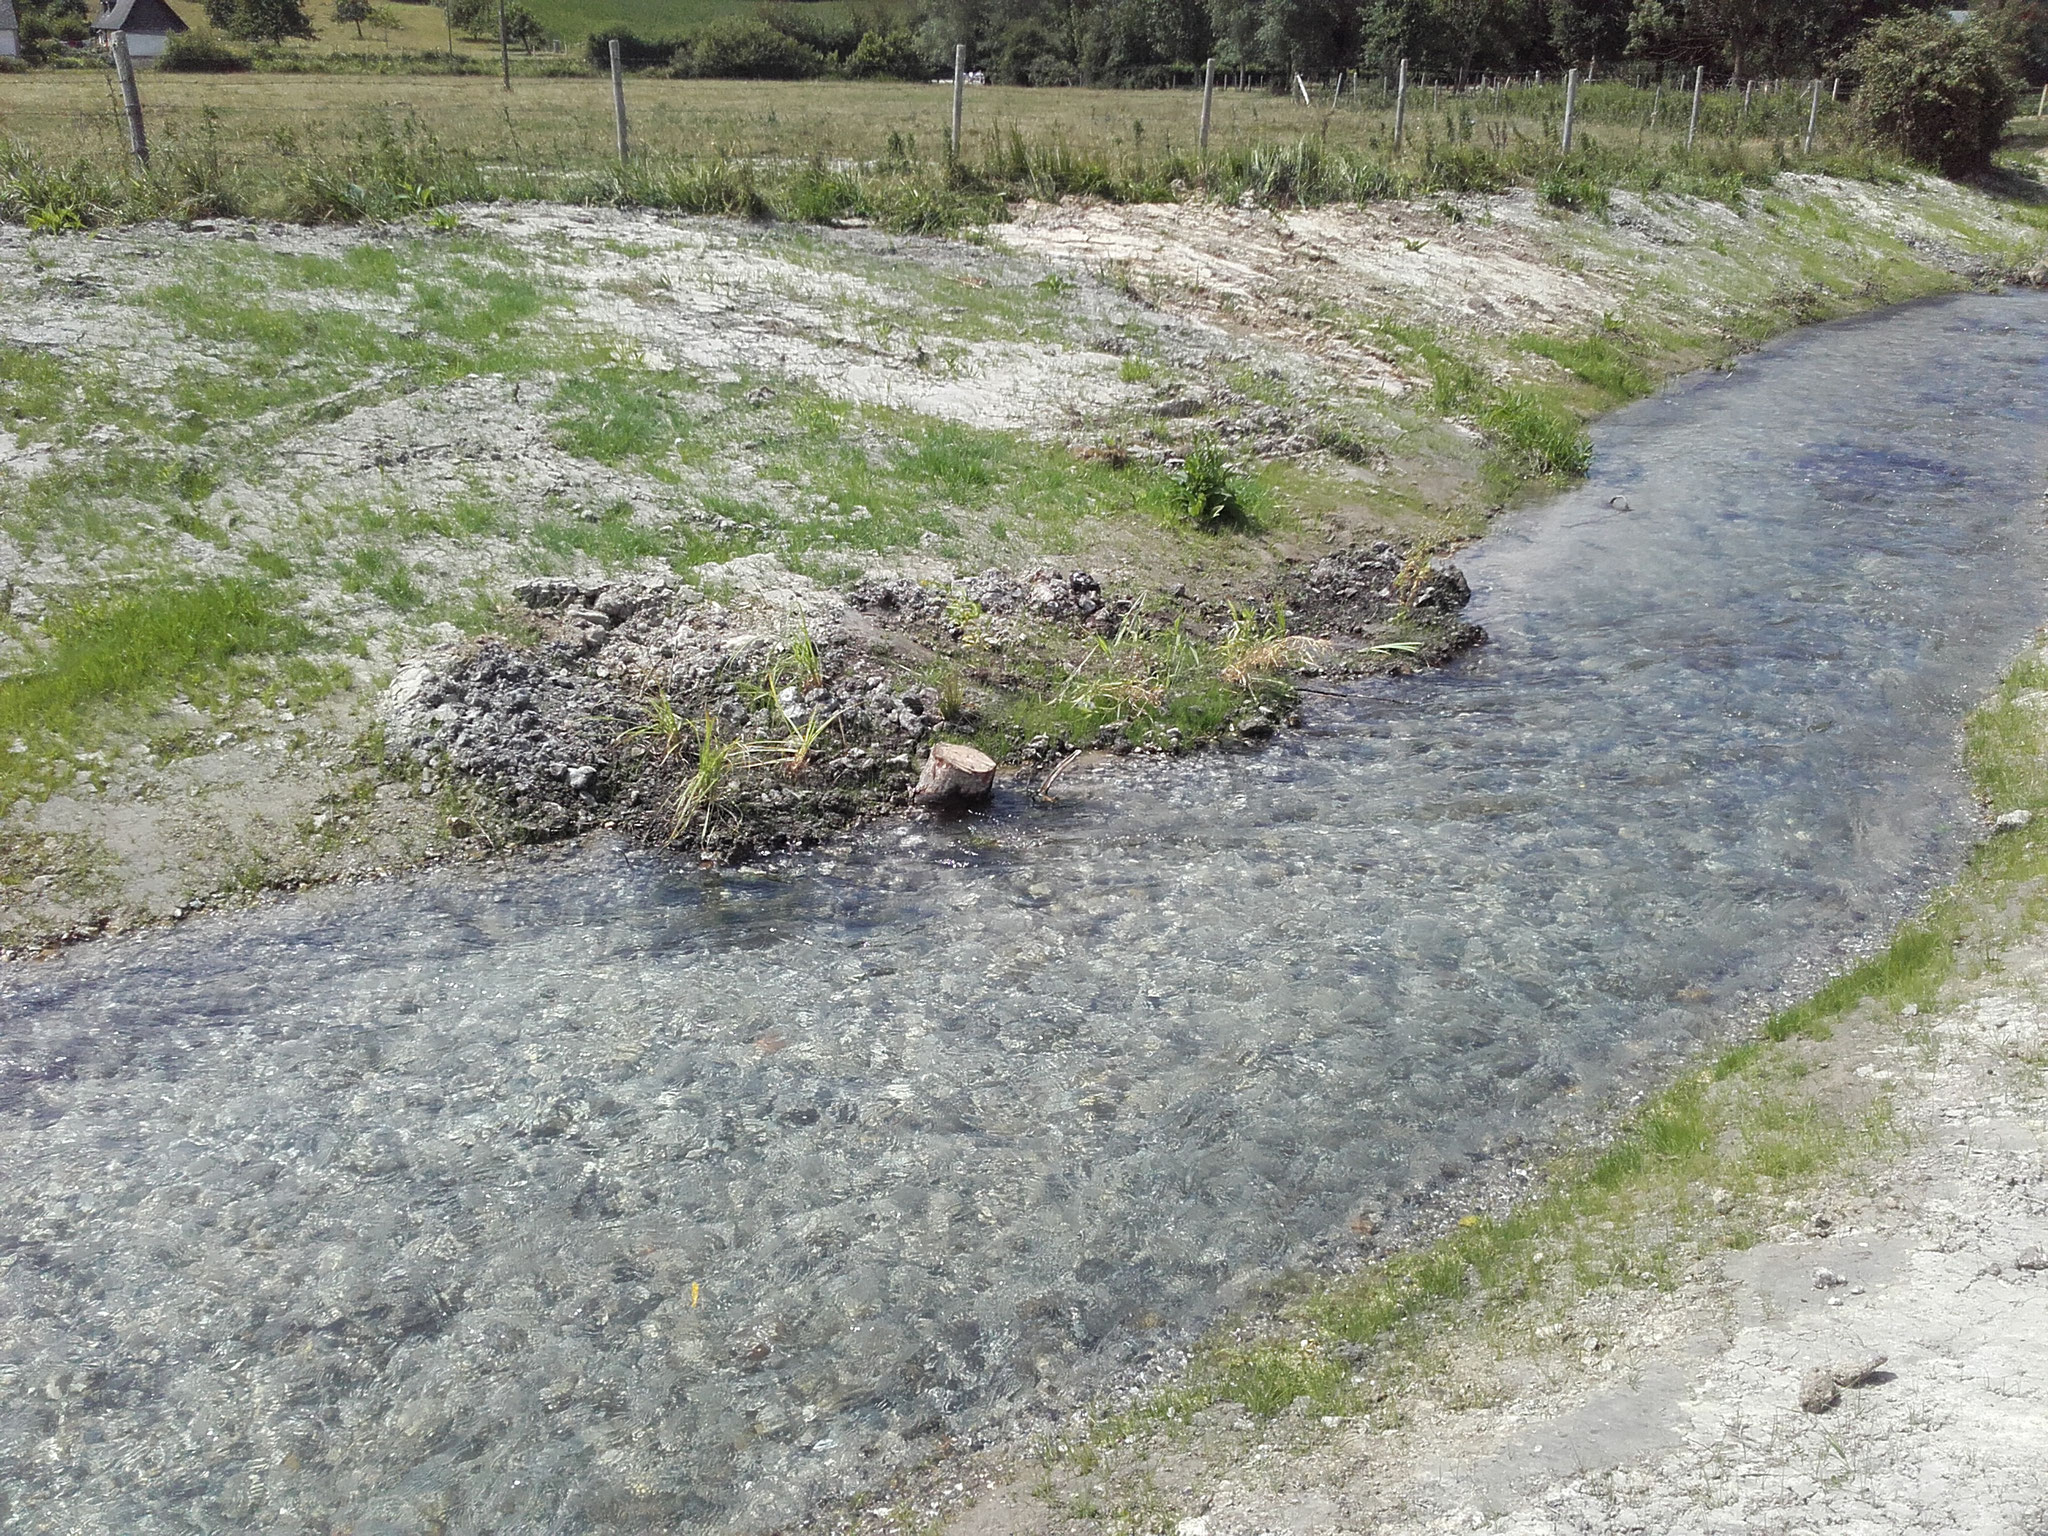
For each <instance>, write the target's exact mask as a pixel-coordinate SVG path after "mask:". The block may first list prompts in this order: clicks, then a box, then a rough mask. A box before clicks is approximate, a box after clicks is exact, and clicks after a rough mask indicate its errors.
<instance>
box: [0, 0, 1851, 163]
mask: <svg viewBox="0 0 2048 1536" xmlns="http://www.w3.org/2000/svg"><path fill="white" fill-rule="evenodd" d="M413 9H417V8H413ZM435 14H438V13H435ZM1558 96H1559V93H1558V92H1556V91H1552V90H1545V91H1540V92H1539V91H1525V92H1519V93H1516V96H1515V98H1514V99H1513V100H1511V101H1508V102H1506V103H1503V104H1501V105H1499V106H1496V105H1495V104H1494V103H1493V102H1492V101H1491V100H1490V99H1487V98H1483V97H1473V98H1470V99H1467V100H1462V101H1446V102H1444V103H1441V104H1438V105H1435V106H1426V105H1425V104H1424V103H1425V101H1426V100H1427V98H1423V97H1418V100H1417V101H1416V103H1415V104H1414V106H1413V107H1412V108H1411V111H1410V114H1409V119H1408V142H1407V145H1406V149H1405V155H1404V156H1403V157H1401V158H1403V159H1406V160H1409V161H1416V162H1420V161H1423V160H1426V159H1429V158H1432V157H1436V158H1443V157H1447V156H1451V155H1456V156H1458V157H1460V158H1462V159H1464V160H1466V161H1471V162H1475V163H1476V162H1478V161H1482V160H1485V159H1489V158H1493V159H1500V158H1512V157H1514V156H1516V155H1518V154H1521V153H1524V152H1529V151H1534V152H1536V153H1538V154H1541V153H1542V152H1543V151H1545V150H1547V149H1548V147H1549V146H1550V145H1551V144H1553V143H1554V142H1555V137H1556V128H1557V122H1556V119H1557V118H1558V116H1559V114H1560V112H1561V102H1560V100H1558ZM628 99H629V108H628V110H629V116H630V119H631V126H632V135H633V140H634V143H635V144H636V145H637V146H638V147H639V149H640V152H641V154H642V155H643V156H644V158H645V160H646V161H647V162H649V163H652V164H659V163H661V162H663V161H669V160H683V159H701V158H704V157H707V156H712V157H720V156H722V157H730V158H733V159H759V160H790V159H808V158H810V157H812V156H814V155H822V156H824V157H826V158H827V159H829V160H835V161H876V160H880V159H882V158H883V157H885V156H887V155H888V154H890V152H891V148H892V144H891V140H892V136H895V138H896V142H897V144H898V145H905V146H907V145H912V144H913V143H914V146H915V151H916V152H922V153H923V154H925V155H927V156H936V155H938V154H940V153H942V152H943V149H944V141H945V135H946V125H947V118H948V113H949V110H950V94H949V91H948V89H947V88H946V87H944V86H933V85H906V84H881V83H875V84H868V83H854V82H840V81H805V82H769V81H724V80H663V79H635V80H633V81H632V82H631V83H630V85H629V87H628ZM143 100H144V116H145V121H146V122H147V124H148V127H149V131H150V133H151V135H152V137H153V139H154V140H155V141H156V142H157V144H158V145H159V146H161V147H165V148H167V149H170V148H175V147H176V146H180V145H184V146H194V145H198V144H200V143H202V142H210V143H212V144H215V145H217V146H218V152H219V153H222V154H225V155H226V156H228V157H229V158H230V159H232V160H233V161H234V162H236V163H237V164H241V165H245V166H248V167H250V168H252V169H259V170H261V169H269V170H273V171H275V170H281V169H283V168H285V167H287V166H288V165H289V164H291V163H292V162H294V161H295V160H300V159H303V158H304V157H306V156H308V155H311V154H314V153H316V152H317V151H318V150H319V149H320V148H321V147H322V146H329V147H331V146H334V145H336V144H338V143H341V142H344V141H345V140H347V139H348V138H349V137H350V136H351V135H359V134H361V133H363V132H365V131H366V130H369V129H372V128H374V127H375V126H376V125H377V124H379V123H399V122H404V123H410V124H413V125H416V126H417V127H418V128H419V129H421V130H423V131H424V132H425V133H426V134H428V135H430V136H431V137H432V139H433V140H434V141H435V142H436V144H438V145H439V146H440V147H441V148H442V149H444V150H446V151H448V152H450V153H453V154H456V155H464V156H471V157H475V158H477V159H479V160H487V161H491V162H511V163H514V164H516V165H517V166H518V167H520V168H522V169H526V170H530V171H535V172H539V173H543V174H545V173H555V174H568V173H573V172H578V171H591V170H596V169H600V168H603V167H605V166H607V165H608V164H609V163H610V160H611V153H612V118H611V100H610V93H609V91H608V90H607V89H606V87H605V85H604V83H603V82H602V81H600V80H598V79H595V78H592V79H588V80H581V79H522V80H520V81H518V82H517V83H516V85H515V88H514V89H513V90H512V91H511V92H510V93H507V92H505V91H504V90H503V89H502V88H501V87H500V86H499V85H498V83H497V82H496V81H495V80H493V79H490V78H488V77H452V78H451V77H427V76H418V77H405V76H382V75H368V76H361V75H311V76H275V75H262V74H255V75H241V76H232V75H231V76H191V75H186V76H178V75H164V74H156V75H151V76H149V77H148V78H147V79H146V80H145V81H144V87H143ZM1655 105H1656V104H1655V102H1654V99H1653V98H1652V97H1651V95H1650V93H1648V92H1643V91H1635V90H1630V89H1627V88H1625V87H1619V86H1616V87H1600V88H1598V89H1596V90H1592V91H1588V92H1586V93H1585V97H1584V101H1583V104H1582V106H1583V115H1582V122H1584V124H1585V127H1584V129H1583V131H1582V134H1581V136H1580V140H1579V146H1578V148H1579V155H1580V158H1581V160H1582V161H1583V162H1584V163H1585V164H1586V165H1587V166H1589V167H1590V166H1592V165H1594V164H1595V163H1597V162H1599V161H1600V159H1601V157H1602V156H1603V155H1604V156H1607V157H1609V158H1610V159H1614V160H1616V161H1618V162H1623V163H1627V164H1633V165H1637V166H1642V167H1647V166H1649V165H1652V164H1656V163H1662V162H1668V161H1670V160H1671V157H1672V156H1674V155H1682V154H1683V144H1682V142H1681V140H1682V125H1681V129H1680V131H1679V132H1678V133H1674V132H1673V131H1672V128H1671V126H1670V123H1669V121H1668V118H1669V114H1665V119H1666V120H1664V121H1660V122H1658V123H1657V124H1656V125H1655V126H1654V127H1653V126H1652V125H1651V122H1650V118H1651V114H1652V112H1653V111H1654V110H1655ZM1709 106H1710V110H1709V112H1708V114H1707V123H1706V132H1705V135H1704V137H1705V141H1706V142H1705V144H1703V146H1702V153H1701V154H1700V155H1697V156H1692V157H1687V158H1688V159H1690V160H1693V161H1696V162H1699V163H1701V164H1704V163H1706V161H1707V160H1709V159H1715V158H1716V157H1718V160H1717V163H1718V162H1725V161H1729V160H1730V159H1731V157H1732V158H1733V159H1734V160H1739V161H1741V162H1743V163H1745V164H1748V163H1753V164H1754V165H1755V166H1756V167H1757V168H1759V169H1762V168H1764V167H1767V166H1771V165H1775V164H1778V163H1780V162H1781V161H1783V160H1784V159H1785V158H1786V157H1787V156H1788V155H1792V154H1793V152H1794V151H1795V150H1796V147H1797V146H1796V144H1795V143H1794V142H1793V136H1794V135H1795V134H1796V133H1799V132H1802V131H1803V129H1804V126H1805V121H1804V111H1803V110H1800V109H1798V103H1796V102H1793V103H1788V102H1786V101H1783V100H1778V101H1773V102H1768V103H1764V102H1760V103H1759V104H1758V105H1757V106H1756V108H1755V110H1754V111H1753V112H1752V114H1751V115H1750V116H1749V118H1748V119H1747V120H1746V121H1743V120H1739V119H1738V109H1739V103H1738V102H1735V101H1734V100H1732V99H1725V100H1716V101H1713V102H1710V104H1709ZM1199 115H1200V102H1199V98H1198V95H1197V93H1195V92H1192V91H1107V90H1092V91H1090V90H1031V89H1025V88H1008V87H987V88H982V89H977V90H975V91H973V92H971V93H970V94H969V97H968V102H967V142H966V159H967V160H968V162H969V163H970V164H982V163H988V162H992V161H995V160H999V159H1001V158H1003V157H1004V156H1005V155H1006V154H1007V153H1008V152H1009V150H1010V148H1011V146H1012V144H1013V140H1014V139H1021V140H1022V141H1023V142H1024V143H1025V144H1027V145H1031V146H1034V147H1047V146H1058V147H1060V148H1062V149H1064V150H1065V151H1068V152H1070V153H1072V154H1074V155H1078V156H1082V157H1087V158H1090V159H1093V160H1097V161H1101V162H1104V163H1106V164H1108V165H1109V166H1111V167H1113V168H1116V169H1120V170H1123V171H1125V172H1126V173H1129V172H1131V171H1134V170H1136V169H1137V168H1139V167H1142V166H1146V165H1152V164H1157V163H1160V162H1163V161H1171V160H1172V159H1174V158H1175V157H1176V156H1177V155H1188V154H1191V153H1192V151H1193V149H1194V147H1195V146H1194V140H1195V129H1196V123H1197V120H1198V117H1199ZM1823 116H1824V125H1823V126H1824V132H1823V139H1822V143H1821V145H1820V146H1819V148H1820V150H1821V151H1822V152H1823V153H1827V152H1831V151H1834V150H1838V149H1840V148H1841V145H1842V139H1841V129H1842V119H1841V117H1840V114H1839V113H1838V112H1836V111H1834V110H1830V111H1829V112H1827V113H1825V114H1824V115H1823ZM1795 119H1796V120H1797V121H1796V122H1795V121H1794V120H1795ZM1738 129H1739V130H1741V131H1740V136H1739V137H1738V136H1737V130H1738ZM1302 140H1308V141H1309V142H1311V143H1313V144H1314V145H1315V146H1316V147H1317V148H1318V149H1319V150H1323V151H1334V152H1339V153H1343V152H1351V153H1355V154H1360V155H1374V156H1377V157H1384V158H1386V159H1388V160H1389V161H1390V162H1391V161H1393V160H1394V159H1395V158H1396V157H1394V156H1392V153H1391V149H1392V145H1391V140H1392V121H1391V115H1390V114H1389V113H1388V112H1386V111H1385V110H1384V109H1383V107H1382V105H1381V104H1380V103H1379V102H1378V101H1376V100H1375V99H1374V98H1373V96H1372V95H1370V94H1368V95H1367V96H1366V97H1365V98H1364V100H1363V103H1362V104H1357V105H1354V104H1351V103H1346V104H1344V105H1340V106H1339V107H1337V108H1335V109H1334V110H1332V109H1330V108H1329V107H1328V106H1327V105H1324V106H1319V107H1316V108H1313V109H1312V108H1309V107H1306V106H1304V105H1303V104H1302V103H1301V101H1300V100H1299V98H1297V97H1289V96H1272V95H1269V94H1267V93H1265V92H1237V91H1223V92H1219V93H1218V96H1217V100H1216V106H1215V113H1214V121H1213V126H1212V129H1211V136H1210V147H1211V150H1212V152H1214V153H1215V154H1216V155H1217V156H1219V157H1220V156H1227V155H1230V154H1232V153H1241V152H1248V151H1251V150H1253V149H1256V148H1258V147H1260V146H1270V145H1276V144H1293V143H1297V142H1300V141H1302ZM0 141H6V142H9V143H12V144H13V145H14V146H15V147H16V148H17V149H19V150H22V151H25V152H28V153H30V154H33V155H35V156H37V157H38V158H40V159H43V160H46V161H48V162H52V163H65V162H71V161H77V160H82V161H85V162H87V163H90V164H93V165H96V166H98V167H101V168H102V169H104V170H108V171H113V170H118V169H121V168H123V167H124V165H125V154H126V151H125V144H124V141H123V139H122V137H121V127H120V123H119V120H118V117H117V113H116V110H115V102H114V98H113V96H112V94H111V93H110V91H109V88H108V82H107V81H106V80H105V79H103V78H100V77H98V76H96V75H93V74H90V73H86V72H81V71H61V72H50V73H42V74H30V75H26V76H23V77H20V78H17V79H12V80H10V81H9V82H8V88H7V90H6V91H5V92H4V93H0ZM1794 157H1795V158H1796V156H1794ZM913 158H915V153H914V154H913ZM1551 158H1553V159H1555V158H1558V157H1555V156H1552V157H1551ZM1618 168H1619V167H1618V166H1617V169H1618Z"/></svg>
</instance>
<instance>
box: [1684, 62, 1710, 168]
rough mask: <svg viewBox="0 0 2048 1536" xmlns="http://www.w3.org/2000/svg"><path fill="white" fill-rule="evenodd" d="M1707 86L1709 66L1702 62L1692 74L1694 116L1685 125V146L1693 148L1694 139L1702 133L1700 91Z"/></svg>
mask: <svg viewBox="0 0 2048 1536" xmlns="http://www.w3.org/2000/svg"><path fill="white" fill-rule="evenodd" d="M1706 88H1707V66H1706V65H1704V64H1702V65H1701V66H1700V67H1699V68H1698V69H1696V70H1694V71H1693V75H1692V118H1691V120H1690V121H1689V122H1688V123H1687V124H1686V125H1685V147H1686V148H1687V149H1691V148H1692V141H1693V140H1694V139H1696V138H1698V137H1699V133H1700V93H1701V92H1702V91H1704V90H1705V89H1706Z"/></svg>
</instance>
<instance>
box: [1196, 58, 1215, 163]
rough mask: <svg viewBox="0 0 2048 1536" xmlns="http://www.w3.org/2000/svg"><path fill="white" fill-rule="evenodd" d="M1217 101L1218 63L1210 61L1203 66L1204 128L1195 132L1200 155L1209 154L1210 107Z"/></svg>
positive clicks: (1197, 149) (1213, 60)
mask: <svg viewBox="0 0 2048 1536" xmlns="http://www.w3.org/2000/svg"><path fill="white" fill-rule="evenodd" d="M1215 99H1216V61H1215V59H1213V58H1212V59H1210V60H1209V62H1208V63H1207V64H1205V65H1203V66H1202V126H1201V127H1200V128H1198V129H1197V130H1196V131H1195V149H1196V151H1197V152H1198V153H1201V154H1204V155H1206V154H1208V153H1209V106H1210V103H1211V102H1213V101H1214V100H1215Z"/></svg>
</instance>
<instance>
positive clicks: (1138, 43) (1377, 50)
mask: <svg viewBox="0 0 2048 1536" xmlns="http://www.w3.org/2000/svg"><path fill="white" fill-rule="evenodd" d="M450 3H454V4H456V5H458V6H460V5H464V4H476V3H479V0H450ZM1949 9H1950V0H914V4H913V7H912V8H911V9H910V10H908V11H896V12H893V13H890V12H864V11H863V10H861V9H859V8H855V9H854V10H852V11H850V12H844V11H839V10H837V9H836V8H835V9H834V10H832V11H830V12H827V11H825V10H824V9H823V8H822V7H817V6H812V5H806V4H801V3H790V0H779V3H770V4H765V5H763V6H761V7H760V8H759V10H758V11H757V12H755V13H754V14H752V15H748V16H731V17H724V18H721V19H720V20H718V21H715V22H712V23H709V24H708V25H706V26H705V27H703V28H700V29H699V30H698V31H697V32H695V33H693V34H690V35H688V36H683V37H666V38H659V39H656V38H645V37H636V36H633V35H632V34H630V33H627V32H624V31H609V32H604V33H600V34H598V35H597V36H595V37H593V38H592V40H591V57H592V59H593V60H597V61H600V62H601V56H602V55H603V53H604V51H605V48H606V46H607V44H608V43H609V41H610V40H611V39H612V38H613V37H617V38H619V39H620V41H621V43H622V47H623V51H624V53H625V55H626V58H627V60H628V62H629V64H635V65H638V66H639V67H643V68H645V67H656V66H659V65H662V64H668V63H670V61H673V67H674V68H675V70H676V72H677V73H679V74H702V75H736V76H754V77H760V78H803V77H809V76H816V75H828V74H829V75H843V76H848V77H852V78H874V77H878V76H879V77H893V78H901V79H925V78H930V77H932V76H935V75H944V74H947V73H950V71H951V69H952V59H953V46H954V44H956V43H965V44H966V45H967V53H968V59H969V65H970V67H971V68H974V69H979V70H983V71H985V72H986V73H987V75H988V78H989V79H991V80H993V81H995V82H996V83H998V84H1003V85H1047V86H1057V85H1077V86H1114V85H1166V84H1176V83H1179V84H1185V83H1188V82H1189V81H1190V80H1191V79H1193V78H1195V77H1196V76H1197V75H1198V74H1199V71H1200V70H1201V68H1202V65H1203V63H1204V61H1206V60H1208V59H1210V58H1214V59H1215V60H1216V61H1217V64H1218V66H1219V67H1220V68H1221V69H1223V70H1224V71H1225V72H1226V74H1228V75H1230V76H1236V75H1237V74H1238V73H1240V72H1243V73H1245V74H1249V75H1253V76H1257V77H1262V78H1265V79H1267V80H1269V81H1273V82H1277V83H1279V84H1282V85H1283V86H1284V84H1285V83H1286V81H1287V80H1288V79H1289V78H1290V77H1291V76H1292V75H1294V74H1296V73H1300V74H1302V75H1305V76H1307V77H1309V78H1312V79H1314V78H1325V79H1326V78H1328V77H1329V76H1331V75H1333V74H1336V73H1338V72H1340V71H1350V70H1357V71H1359V73H1360V74H1361V75H1362V76H1364V77H1366V78H1368V79H1372V78H1387V77H1391V75H1392V74H1393V72H1394V70H1395V68H1396V66H1397V65H1398V63H1399V62H1400V61H1401V60H1403V59H1406V60H1407V61H1408V64H1409V70H1410V73H1411V75H1412V76H1416V77H1419V78H1429V79H1435V80H1444V81H1451V82H1454V83H1455V82H1459V81H1470V80H1474V79H1479V78H1484V77H1487V76H1492V77H1499V76H1502V75H1518V76H1527V75H1530V74H1532V73H1533V72H1534V71H1537V70H1548V71H1561V70H1564V69H1567V68H1570V67H1573V66H1577V67H1580V68H1590V69H1594V70H1596V71H1599V70H1603V69H1604V70H1606V71H1610V72H1616V73H1627V74H1633V75H1635V76H1637V77H1638V78H1641V77H1643V76H1646V75H1649V74H1653V73H1656V72H1659V71H1662V72H1664V73H1665V74H1668V75H1673V76H1679V75H1689V74H1690V73H1691V72H1692V71H1693V70H1694V69H1695V68H1701V67H1704V68H1705V69H1706V70H1707V71H1708V73H1709V75H1710V76H1714V77H1727V78H1742V79H1752V78H1772V77H1776V78H1791V79H1806V78H1810V77H1812V76H1815V75H1820V74H1832V73H1835V72H1838V71H1840V70H1842V69H1843V68H1845V67H1846V61H1847V60H1848V58H1849V55H1850V51H1851V49H1852V47H1853V45H1854V44H1855V42H1856V40H1857V39H1858V38H1859V37H1861V36H1864V35H1865V34H1867V33H1868V32H1869V30H1870V29H1871V27H1872V26H1873V25H1875V24H1876V23H1878V22H1881V21H1884V20H1887V19H1910V18H1912V17H1916V16H1926V15H1930V14H1944V13H1946V11H1947V10H1949ZM1977 17H1978V19H1979V20H1980V21H1982V22H1983V23H1984V24H1985V25H1984V30H1985V31H1986V32H1987V33H1988V34H1990V35H1992V36H1993V37H1994V38H1995V40H1996V41H1997V42H1998V44H1999V46H2000V47H2001V48H2003V49H2004V51H2005V52H2006V54H2007V55H2008V56H2009V58H2010V60H2011V65H2012V68H2013V72H2014V74H2015V75H2016V76H2020V75H2023V76H2025V77H2026V78H2028V79H2032V80H2035V81H2037V82H2038V81H2039V80H2040V79H2042V78H2044V77H2048V0H1979V3H1978V5H1977Z"/></svg>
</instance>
